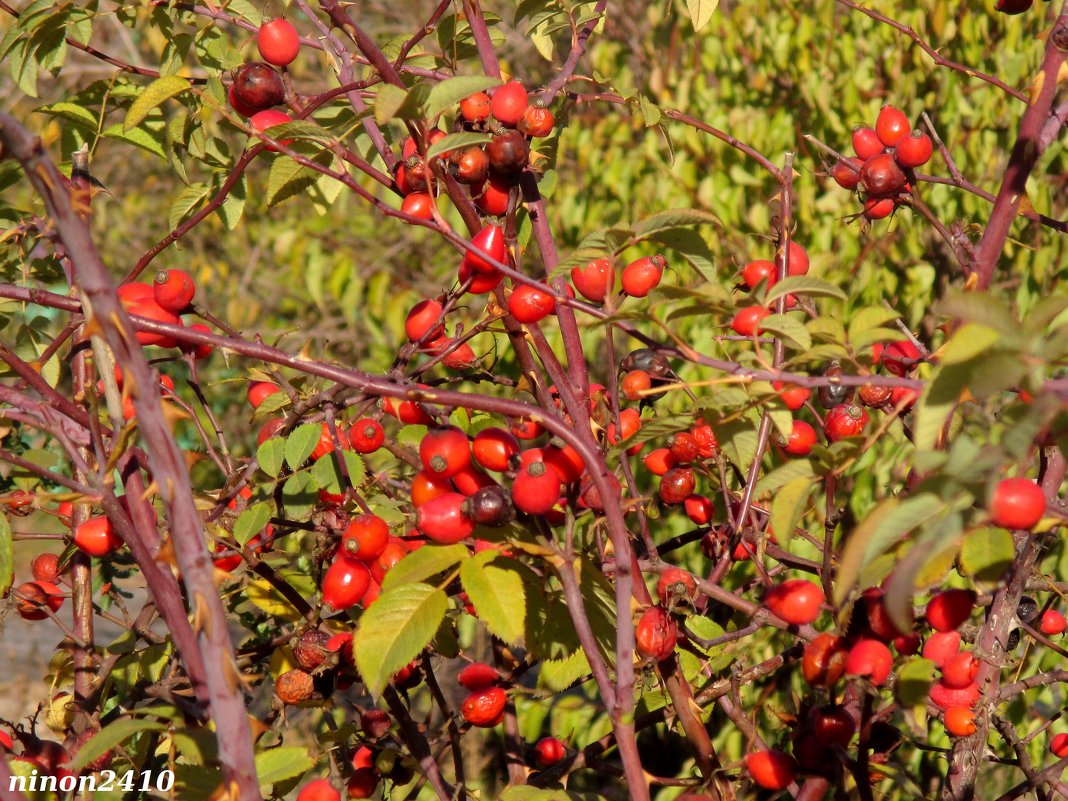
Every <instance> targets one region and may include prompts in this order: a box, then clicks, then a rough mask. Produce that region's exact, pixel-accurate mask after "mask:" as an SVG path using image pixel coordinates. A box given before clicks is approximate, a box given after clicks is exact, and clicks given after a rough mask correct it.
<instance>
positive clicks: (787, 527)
mask: <svg viewBox="0 0 1068 801" xmlns="http://www.w3.org/2000/svg"><path fill="white" fill-rule="evenodd" d="M811 492H812V480H811V479H808V478H795V479H794V480H793V481H791V482H790V483H789V484H787V485H786V486H784V487H783V488H782V489H780V490H779V491H778V492H776V493H775V496H774V497H773V498H772V500H771V529H772V531H774V532H775V536H776V537H777V538H778V540H779V542H780V543H782V544H783V545H784V546H785V545H786V544H787V543H788V542H789V541H790V538H791V537H792V536H793V535H794V527H795V526H797V521H798V520H800V519H801V515H802V514H803V513H804V511H805V505H806V504H807V503H808V496H809V494H810V493H811Z"/></svg>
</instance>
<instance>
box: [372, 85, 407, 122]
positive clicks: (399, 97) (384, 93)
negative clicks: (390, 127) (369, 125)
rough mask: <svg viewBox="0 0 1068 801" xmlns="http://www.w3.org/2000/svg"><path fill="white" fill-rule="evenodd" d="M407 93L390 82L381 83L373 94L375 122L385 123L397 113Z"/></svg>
mask: <svg viewBox="0 0 1068 801" xmlns="http://www.w3.org/2000/svg"><path fill="white" fill-rule="evenodd" d="M407 97H408V93H407V92H405V91H404V90H403V89H401V88H400V87H399V86H394V85H393V84H391V83H385V84H382V86H381V87H379V89H378V93H377V94H376V95H375V122H377V123H378V124H379V125H385V124H386V123H387V122H389V121H390V120H391V119H393V117H394V115H395V114H396V113H397V109H399V108H400V107H401V105H402V104H403V103H404V100H405V98H407Z"/></svg>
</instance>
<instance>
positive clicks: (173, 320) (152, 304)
mask: <svg viewBox="0 0 1068 801" xmlns="http://www.w3.org/2000/svg"><path fill="white" fill-rule="evenodd" d="M126 312H127V313H128V314H130V315H131V316H133V317H144V318H145V319H146V320H152V321H153V322H157V323H167V324H169V325H180V324H181V322H182V321H181V320H179V319H178V315H176V314H174V313H173V312H169V311H167V310H166V309H164V308H163V307H162V306H160V305H159V304H158V303H156V301H155V299H154V298H150V299H148V300H142V301H139V302H137V303H132V304H130V305H129V306H127V308H126ZM135 336H136V337H137V341H138V342H139V343H140V344H142V345H156V346H158V347H161V348H173V347H175V346H176V345H177V344H178V343H177V342H176V341H175V340H174V338H173V337H171V336H170V335H169V334H156V333H153V332H152V331H138V332H137V333H136V335H135Z"/></svg>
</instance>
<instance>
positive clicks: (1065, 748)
mask: <svg viewBox="0 0 1068 801" xmlns="http://www.w3.org/2000/svg"><path fill="white" fill-rule="evenodd" d="M1049 750H1050V752H1051V753H1052V754H1053V755H1054V756H1055V757H1057V758H1058V759H1064V758H1065V757H1068V734H1065V733H1064V732H1061V733H1060V734H1054V735H1053V739H1052V740H1050V742H1049Z"/></svg>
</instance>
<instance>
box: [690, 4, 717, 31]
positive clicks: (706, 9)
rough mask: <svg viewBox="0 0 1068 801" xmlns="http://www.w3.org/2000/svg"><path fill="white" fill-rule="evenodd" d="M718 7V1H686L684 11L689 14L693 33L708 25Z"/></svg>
mask: <svg viewBox="0 0 1068 801" xmlns="http://www.w3.org/2000/svg"><path fill="white" fill-rule="evenodd" d="M718 5H719V0H686V10H687V11H688V12H689V14H690V22H691V23H693V30H694V33H697V32H700V30H701V29H702V28H703V27H705V26H706V25H707V24H708V21H709V20H710V19H712V15H713V14H715V13H716V7H717V6H718Z"/></svg>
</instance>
